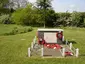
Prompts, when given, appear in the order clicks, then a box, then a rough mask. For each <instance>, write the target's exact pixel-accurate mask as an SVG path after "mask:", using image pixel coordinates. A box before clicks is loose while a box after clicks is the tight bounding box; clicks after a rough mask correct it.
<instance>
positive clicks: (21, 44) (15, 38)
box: [0, 25, 85, 64]
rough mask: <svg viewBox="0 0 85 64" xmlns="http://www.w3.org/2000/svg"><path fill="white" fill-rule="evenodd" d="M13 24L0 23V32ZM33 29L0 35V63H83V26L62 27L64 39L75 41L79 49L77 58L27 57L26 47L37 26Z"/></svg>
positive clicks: (84, 39)
mask: <svg viewBox="0 0 85 64" xmlns="http://www.w3.org/2000/svg"><path fill="white" fill-rule="evenodd" d="M15 26H18V25H0V34H3V33H7V32H9V31H11V29H12V28H13V27H15ZM18 27H20V28H23V27H21V26H18ZM33 29H34V30H33V31H31V32H28V33H23V34H16V35H10V36H4V35H1V36H0V64H85V61H84V60H85V34H84V33H85V28H71V27H67V28H63V29H64V36H65V39H67V40H69V41H75V42H76V43H75V44H73V45H74V46H75V47H76V48H79V49H80V56H79V58H40V57H38V58H37V57H32V58H29V57H27V49H28V47H29V46H30V44H31V42H32V40H33V38H34V36H35V35H36V31H37V28H35V27H34V28H33Z"/></svg>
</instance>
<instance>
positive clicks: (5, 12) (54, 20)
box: [0, 0, 85, 27]
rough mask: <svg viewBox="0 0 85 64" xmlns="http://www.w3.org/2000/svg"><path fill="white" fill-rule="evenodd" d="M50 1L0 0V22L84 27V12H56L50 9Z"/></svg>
mask: <svg viewBox="0 0 85 64" xmlns="http://www.w3.org/2000/svg"><path fill="white" fill-rule="evenodd" d="M15 2H16V4H17V5H16V4H15ZM51 2H52V0H37V1H36V5H34V4H31V3H30V2H28V1H27V0H24V1H23V0H1V1H0V23H6V24H8V23H14V24H21V25H30V26H44V27H59V26H63V27H66V26H71V27H85V12H77V11H73V12H72V13H70V12H68V11H66V12H62V13H56V12H55V11H54V10H53V9H52V5H51Z"/></svg>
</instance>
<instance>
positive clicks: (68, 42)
mask: <svg viewBox="0 0 85 64" xmlns="http://www.w3.org/2000/svg"><path fill="white" fill-rule="evenodd" d="M70 43H72V44H76V43H77V42H76V41H73V40H71V41H67V44H70ZM63 44H66V40H65V41H64V42H63Z"/></svg>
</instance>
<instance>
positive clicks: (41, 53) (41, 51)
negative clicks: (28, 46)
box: [41, 48, 44, 57]
mask: <svg viewBox="0 0 85 64" xmlns="http://www.w3.org/2000/svg"><path fill="white" fill-rule="evenodd" d="M43 50H44V49H43V48H41V56H42V57H43V54H44V53H43Z"/></svg>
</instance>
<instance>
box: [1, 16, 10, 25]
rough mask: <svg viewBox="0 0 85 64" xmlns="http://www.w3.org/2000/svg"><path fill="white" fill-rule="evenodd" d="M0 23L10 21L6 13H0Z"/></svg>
mask: <svg viewBox="0 0 85 64" xmlns="http://www.w3.org/2000/svg"><path fill="white" fill-rule="evenodd" d="M0 23H3V24H9V23H10V20H9V15H8V14H4V15H1V16H0Z"/></svg>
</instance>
